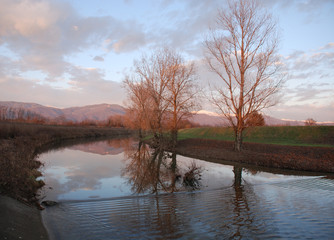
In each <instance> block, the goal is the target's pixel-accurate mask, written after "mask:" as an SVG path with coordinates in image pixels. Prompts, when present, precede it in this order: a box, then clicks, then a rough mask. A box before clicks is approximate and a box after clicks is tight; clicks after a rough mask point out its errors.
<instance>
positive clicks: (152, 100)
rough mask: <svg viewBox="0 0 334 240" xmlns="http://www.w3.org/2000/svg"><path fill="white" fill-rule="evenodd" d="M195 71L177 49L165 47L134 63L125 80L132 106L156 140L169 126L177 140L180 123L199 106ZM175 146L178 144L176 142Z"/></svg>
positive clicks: (139, 121) (159, 139) (143, 125)
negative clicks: (131, 71) (129, 74)
mask: <svg viewBox="0 0 334 240" xmlns="http://www.w3.org/2000/svg"><path fill="white" fill-rule="evenodd" d="M194 80H195V72H194V66H193V64H189V65H186V63H185V61H184V60H183V58H182V57H181V56H180V55H179V54H177V53H175V52H174V51H172V50H170V49H168V48H164V49H160V50H158V51H156V52H154V53H153V54H152V55H151V56H150V57H147V56H143V57H142V59H141V60H140V61H136V62H135V63H134V72H133V75H132V77H127V78H126V79H125V81H124V84H125V87H126V88H127V89H128V99H129V105H130V107H129V109H130V111H132V112H133V114H132V118H134V119H135V118H137V119H136V120H135V121H137V122H138V123H139V125H140V127H141V128H147V129H149V130H151V131H152V132H153V134H154V137H155V139H156V141H157V142H160V143H161V141H162V136H163V132H164V131H165V130H170V131H171V133H172V134H171V135H172V140H173V143H174V144H176V139H177V131H178V129H179V127H180V123H181V122H182V120H184V118H185V117H186V116H188V115H189V113H190V111H192V110H194V108H195V106H196V101H195V95H196V94H197V91H196V84H195V81H194ZM174 146H175V145H174Z"/></svg>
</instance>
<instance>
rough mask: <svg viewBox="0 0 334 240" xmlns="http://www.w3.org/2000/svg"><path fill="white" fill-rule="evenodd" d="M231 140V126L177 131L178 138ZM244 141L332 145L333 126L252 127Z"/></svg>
mask: <svg viewBox="0 0 334 240" xmlns="http://www.w3.org/2000/svg"><path fill="white" fill-rule="evenodd" d="M192 138H193V139H212V140H224V141H233V140H234V135H233V129H232V128H217V127H212V128H208V127H207V128H191V129H182V130H180V131H179V140H185V139H192ZM244 142H250V143H265V144H279V145H289V146H317V147H334V126H279V127H269V126H264V127H254V128H249V129H246V130H245V133H244Z"/></svg>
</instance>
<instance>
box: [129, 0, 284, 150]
mask: <svg viewBox="0 0 334 240" xmlns="http://www.w3.org/2000/svg"><path fill="white" fill-rule="evenodd" d="M204 45H205V46H206V49H207V52H206V56H205V58H206V60H207V64H208V68H209V69H210V70H211V71H212V72H214V73H215V74H216V75H217V76H218V78H219V79H220V82H219V84H218V85H217V86H214V85H213V86H212V87H211V97H210V99H211V100H212V102H213V104H214V105H215V106H216V107H217V108H218V109H219V110H220V112H221V113H222V114H223V115H224V116H225V117H226V118H227V119H228V120H229V123H230V124H231V126H232V127H233V129H234V132H235V150H236V151H240V150H241V148H242V138H243V131H244V129H245V128H246V127H247V126H249V125H250V124H249V123H250V122H251V121H253V120H254V118H255V117H256V114H257V113H258V111H261V110H262V109H264V108H268V107H271V106H273V105H275V104H276V103H277V98H276V95H277V93H278V91H279V90H280V88H281V85H282V82H283V81H282V79H283V78H282V77H280V76H279V75H278V74H277V73H278V70H279V59H278V57H277V54H276V49H277V46H278V37H277V31H276V23H275V21H273V18H272V16H271V15H270V14H269V13H267V12H266V11H264V9H263V8H262V7H261V6H260V5H259V4H258V2H257V1H255V0H236V1H228V7H227V8H226V9H223V10H220V11H219V14H218V16H217V18H216V26H215V27H214V28H212V29H211V33H210V34H209V36H208V37H207V39H206V41H205V42H204ZM195 80H196V76H195V72H194V65H193V64H188V63H186V62H185V61H184V59H183V58H182V57H181V56H180V55H179V54H178V53H176V52H173V51H171V50H169V49H166V48H165V49H163V50H158V51H156V52H154V53H153V54H152V55H151V56H149V57H147V56H143V57H142V59H141V60H139V61H136V62H135V63H134V70H133V73H132V75H131V76H128V77H126V79H125V81H124V83H125V86H126V89H127V90H128V98H129V115H131V117H132V118H131V119H132V125H133V127H135V128H138V129H144V130H151V131H152V132H153V133H154V136H155V139H156V140H159V138H160V137H161V136H162V135H163V132H164V131H165V130H169V131H170V133H171V140H172V143H173V145H174V146H175V144H176V140H177V130H178V128H179V122H180V120H181V119H182V118H184V117H185V116H187V115H189V113H190V112H191V111H193V110H196V109H197V107H198V104H197V103H196V100H197V99H198V97H197V92H198V90H197V87H196V81H195Z"/></svg>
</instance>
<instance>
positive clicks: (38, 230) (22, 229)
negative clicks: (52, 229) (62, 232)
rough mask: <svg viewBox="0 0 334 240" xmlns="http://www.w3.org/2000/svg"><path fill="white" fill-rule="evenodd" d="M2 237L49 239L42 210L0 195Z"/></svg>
mask: <svg viewBox="0 0 334 240" xmlns="http://www.w3.org/2000/svg"><path fill="white" fill-rule="evenodd" d="M0 213H1V214H0V239H29V240H30V239H31V240H33V239H36V240H38V239H48V234H47V231H46V229H45V228H44V226H43V223H42V218H41V212H40V211H39V210H38V209H36V207H32V206H27V205H25V204H23V203H21V202H18V201H17V200H15V199H13V198H10V197H7V196H3V195H0Z"/></svg>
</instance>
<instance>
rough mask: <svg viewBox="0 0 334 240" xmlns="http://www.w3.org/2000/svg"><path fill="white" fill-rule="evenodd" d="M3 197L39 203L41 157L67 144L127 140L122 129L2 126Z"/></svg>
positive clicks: (0, 182)
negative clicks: (87, 140) (57, 146)
mask: <svg viewBox="0 0 334 240" xmlns="http://www.w3.org/2000/svg"><path fill="white" fill-rule="evenodd" d="M0 130H1V131H0V194H5V195H8V196H11V197H12V198H15V199H18V200H20V201H22V202H25V203H30V204H33V203H37V205H38V197H37V196H36V192H37V190H38V189H39V188H40V187H42V186H43V185H44V182H43V181H42V180H37V178H38V177H39V176H41V173H40V172H39V171H38V169H39V167H40V166H41V163H40V162H39V161H38V154H39V153H40V152H42V151H43V150H46V149H47V147H50V146H53V144H55V143H56V144H59V143H61V142H63V141H64V140H81V139H86V138H90V139H95V138H101V137H120V136H128V135H130V134H131V133H132V132H131V131H129V130H126V129H122V128H98V127H68V126H48V125H37V124H24V123H7V122H0Z"/></svg>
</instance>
